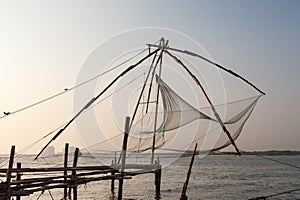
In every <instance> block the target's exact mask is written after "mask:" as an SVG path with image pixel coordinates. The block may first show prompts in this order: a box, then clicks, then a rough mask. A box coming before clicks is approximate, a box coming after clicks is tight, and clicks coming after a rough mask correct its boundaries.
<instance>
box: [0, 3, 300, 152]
mask: <svg viewBox="0 0 300 200" xmlns="http://www.w3.org/2000/svg"><path fill="white" fill-rule="evenodd" d="M299 9H300V1H296V0H295V1H292V0H289V1H277V0H272V1H268V0H265V1H259V0H257V1H229V0H228V1H211V0H209V1H173V0H172V1H140V0H139V1H1V2H0V69H1V71H0V72H1V73H0V76H1V78H0V92H1V98H0V112H1V113H2V112H3V111H13V110H16V109H18V108H21V107H23V106H26V105H28V104H30V103H33V102H35V101H37V100H40V99H42V98H45V97H47V96H49V95H52V94H54V93H56V92H59V91H62V90H63V88H66V87H71V86H73V85H74V84H75V80H76V77H77V74H78V72H79V70H80V68H81V66H82V64H83V62H84V61H85V59H86V58H87V57H88V55H89V54H90V52H92V51H93V50H94V49H95V48H96V47H97V45H99V44H100V43H102V42H103V41H105V40H106V39H108V38H109V37H111V36H112V35H115V34H118V33H120V32H123V31H126V30H129V29H134V28H142V27H162V28H170V29H174V30H177V31H180V32H183V33H185V34H187V35H189V36H191V37H192V38H194V39H195V40H196V41H198V42H199V43H201V44H202V45H203V46H204V47H205V49H207V50H208V52H209V53H210V55H211V56H212V57H213V58H214V60H215V61H217V62H219V63H222V64H223V65H225V66H227V67H229V68H231V69H233V70H235V71H236V72H239V73H240V74H242V75H244V76H245V77H247V78H248V79H249V80H251V81H252V82H254V83H255V84H256V85H258V86H259V87H260V88H261V89H262V90H264V91H265V92H266V93H267V95H266V96H265V97H263V98H262V99H261V101H260V102H259V103H258V105H257V107H256V110H255V112H254V114H253V115H252V118H251V119H250V120H249V122H248V123H247V126H246V127H245V131H244V132H243V134H242V135H241V136H240V138H239V139H238V141H237V143H238V146H239V147H240V148H241V149H246V150H266V149H297V150H300V144H299V141H300V132H299V130H300V120H299V116H298V115H299V113H300V105H299V103H300V94H299V85H300V79H299V76H300V66H299V63H300V56H299V52H300V39H299V36H300V26H299V21H300V14H299ZM71 95H72V94H70V95H69V97H65V98H59V99H56V100H55V101H54V102H51V103H47V104H45V105H40V106H38V107H35V108H34V109H30V110H27V111H24V112H22V113H18V114H15V115H12V116H10V117H6V118H3V119H0V133H1V140H0V153H8V152H9V149H10V146H11V145H12V144H16V145H17V150H20V149H22V148H23V147H25V146H27V145H29V144H31V143H32V142H34V141H36V140H37V139H39V138H41V137H42V136H44V135H45V134H47V132H48V131H50V130H52V129H53V128H54V127H56V126H57V125H60V124H61V123H63V122H65V121H66V120H68V119H69V118H70V117H71V116H72V101H71V100H72V97H71ZM65 141H69V142H70V143H71V144H72V145H78V146H81V144H80V140H79V138H78V136H77V135H76V133H74V130H73V128H70V129H69V130H68V131H67V132H65V133H64V135H62V137H60V138H59V140H58V141H56V142H55V146H56V147H57V150H58V151H60V150H61V149H62V147H63V143H64V142H65ZM45 142H46V141H44V143H45ZM44 143H41V144H40V145H38V146H37V147H36V148H35V149H34V151H37V150H39V148H40V147H41V146H42V145H43V144H44Z"/></svg>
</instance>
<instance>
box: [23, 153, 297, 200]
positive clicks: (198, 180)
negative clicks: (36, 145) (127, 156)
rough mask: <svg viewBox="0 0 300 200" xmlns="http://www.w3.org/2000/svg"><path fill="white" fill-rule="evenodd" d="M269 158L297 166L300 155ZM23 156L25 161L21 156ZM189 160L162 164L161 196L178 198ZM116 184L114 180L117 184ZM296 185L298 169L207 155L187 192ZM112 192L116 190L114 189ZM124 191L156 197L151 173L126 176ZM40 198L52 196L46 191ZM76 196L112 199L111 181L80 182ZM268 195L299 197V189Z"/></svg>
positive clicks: (231, 193) (233, 193)
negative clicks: (127, 177)
mask: <svg viewBox="0 0 300 200" xmlns="http://www.w3.org/2000/svg"><path fill="white" fill-rule="evenodd" d="M272 158H273V159H276V160H280V161H282V162H286V163H290V164H293V165H297V166H300V156H275V157H272ZM22 159H23V161H24V158H22ZM27 159H29V158H27ZM51 159H52V160H51ZM51 159H45V160H43V162H44V163H43V164H47V165H48V164H53V163H56V164H57V163H58V164H60V163H62V162H60V161H58V158H51ZM61 159H62V158H59V160H61ZM161 159H163V158H161ZM165 159H167V158H165ZM79 162H80V163H81V165H82V164H88V163H92V162H94V161H93V160H92V159H90V158H84V157H81V158H80V160H79ZM189 162H190V158H189V157H185V158H180V159H178V160H177V161H175V162H174V163H172V164H171V165H169V166H167V167H165V168H163V170H162V185H161V200H169V199H179V197H180V193H181V189H182V185H183V183H184V181H185V177H186V172H187V169H188V165H189ZM28 163H29V162H28ZM70 163H71V162H70ZM25 165H26V162H25ZM28 165H29V164H28ZM30 165H31V166H32V164H30ZM36 165H42V164H41V163H37V164H36ZM60 166H61V165H60ZM117 185H118V182H117V181H116V188H117ZM297 188H300V170H299V169H296V168H292V167H289V166H285V165H282V164H279V163H275V162H271V161H268V160H265V159H262V158H259V157H256V156H249V155H248V156H241V157H234V156H206V157H205V158H201V159H199V158H198V159H196V160H195V163H194V166H193V170H192V175H191V178H190V183H189V187H188V191H187V196H188V197H189V199H249V198H254V197H257V196H267V195H271V194H275V193H278V192H281V191H286V190H291V189H297ZM61 192H62V189H60V190H51V194H52V195H53V197H54V199H61V197H62V193H61ZM115 192H116V193H117V189H116V190H115ZM123 193H124V196H123V197H124V199H155V186H154V174H144V175H140V176H136V177H133V179H131V180H125V182H124V191H123ZM39 195H40V193H35V194H34V195H32V196H30V197H26V198H22V199H37V198H38V196H39ZM39 199H51V197H50V195H49V192H48V191H45V192H44V194H42V195H41V196H40V198H39ZM78 199H114V195H112V194H111V192H110V181H101V182H93V183H89V184H87V185H84V186H80V187H79V189H78ZM270 199H300V191H298V192H295V193H292V194H285V195H280V196H277V197H273V198H270Z"/></svg>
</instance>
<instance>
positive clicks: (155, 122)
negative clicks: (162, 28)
mask: <svg viewBox="0 0 300 200" xmlns="http://www.w3.org/2000/svg"><path fill="white" fill-rule="evenodd" d="M167 45H168V40H167V41H165V39H164V38H163V37H162V38H161V40H160V46H159V48H160V49H161V57H160V63H159V72H158V77H159V78H158V81H157V92H156V106H155V118H154V129H153V140H152V152H151V153H152V154H151V164H153V161H154V151H155V140H156V128H157V112H158V101H159V87H160V78H161V68H162V56H163V52H164V48H165V47H166V46H167Z"/></svg>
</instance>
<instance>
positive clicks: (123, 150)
mask: <svg viewBox="0 0 300 200" xmlns="http://www.w3.org/2000/svg"><path fill="white" fill-rule="evenodd" d="M129 123H130V117H128V116H127V117H126V120H125V131H124V138H123V145H122V162H121V178H120V179H119V191H118V200H122V195H123V176H124V170H125V163H126V150H127V140H128V131H129Z"/></svg>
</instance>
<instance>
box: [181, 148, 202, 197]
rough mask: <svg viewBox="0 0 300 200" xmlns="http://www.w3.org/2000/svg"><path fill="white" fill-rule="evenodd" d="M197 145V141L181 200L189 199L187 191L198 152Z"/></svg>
mask: <svg viewBox="0 0 300 200" xmlns="http://www.w3.org/2000/svg"><path fill="white" fill-rule="evenodd" d="M197 146H198V143H196V145H195V149H194V152H193V156H192V158H191V162H190V166H189V170H188V172H187V175H186V180H185V183H184V184H183V188H182V193H181V197H180V200H187V199H188V197H187V196H186V191H187V187H188V184H189V180H190V176H191V172H192V167H193V163H194V158H195V155H196V152H197Z"/></svg>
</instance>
